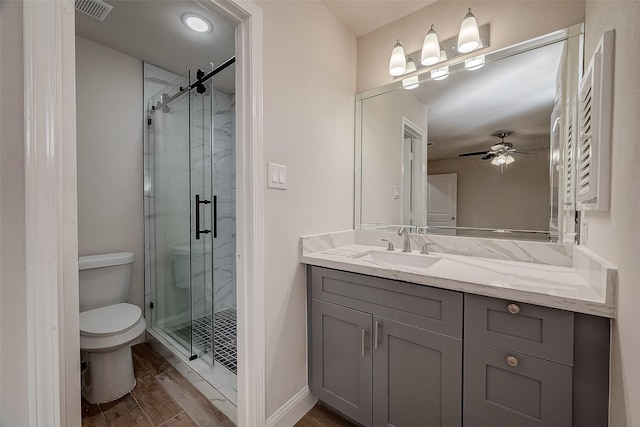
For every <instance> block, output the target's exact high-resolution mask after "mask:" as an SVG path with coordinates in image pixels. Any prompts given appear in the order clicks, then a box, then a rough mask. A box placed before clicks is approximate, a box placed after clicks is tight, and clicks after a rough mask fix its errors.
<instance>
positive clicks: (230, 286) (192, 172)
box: [144, 64, 236, 326]
mask: <svg viewBox="0 0 640 427" xmlns="http://www.w3.org/2000/svg"><path fill="white" fill-rule="evenodd" d="M176 78H178V76H176V75H174V74H172V73H169V72H167V71H165V70H162V69H159V68H157V67H154V66H152V65H149V64H145V100H148V99H150V98H151V97H152V96H153V95H154V94H156V93H157V92H158V91H160V90H165V89H164V88H165V87H166V86H167V85H169V84H170V83H171V82H174V81H175V79H176ZM165 91H166V90H165ZM170 94H171V93H170ZM189 96H190V101H191V102H190V107H189V103H188V102H187V95H183V96H182V97H180V98H179V99H177V100H176V101H173V102H172V103H171V104H170V110H169V111H166V112H155V113H153V115H152V116H151V117H152V118H153V125H152V126H151V128H152V129H153V132H151V133H150V134H149V135H147V134H145V180H144V182H145V192H144V197H145V236H146V237H145V240H146V241H145V250H146V259H145V269H146V271H145V290H146V298H147V301H154V302H156V304H155V305H156V307H155V308H154V310H153V311H152V313H151V314H152V318H153V319H152V325H153V326H156V325H161V324H162V323H163V322H164V321H165V320H166V322H167V323H168V324H169V325H170V324H178V323H182V322H185V321H188V320H189V317H190V316H193V317H194V318H196V317H200V316H203V315H207V314H210V313H211V311H212V309H213V311H219V310H222V309H225V308H229V307H235V305H236V292H235V279H236V272H235V135H234V129H235V125H234V107H235V99H234V97H233V96H232V95H231V96H230V95H226V94H223V93H220V92H217V91H211V89H210V84H208V85H207V92H206V93H205V94H204V95H201V94H197V93H195V91H193V93H192V94H191V95H189ZM156 101H157V99H154V100H153V102H154V103H155V102H156ZM145 104H147V103H145ZM187 108H189V110H187ZM189 119H190V120H189ZM212 128H213V137H212V135H211V133H212ZM189 135H190V137H189ZM211 141H213V144H211ZM212 150H213V165H212V166H211V156H212V153H211V151H212ZM212 182H213V195H216V196H217V198H218V237H217V238H216V239H213V243H212V234H208V235H205V236H204V237H203V238H201V239H200V240H194V241H193V244H192V246H191V273H192V283H193V285H194V286H193V287H192V288H191V290H190V289H189V276H188V274H189V243H190V236H191V235H192V233H193V232H194V227H195V224H194V220H195V206H194V200H195V195H196V194H199V195H200V196H201V198H206V199H208V198H209V197H208V196H209V195H211V193H212V191H211V189H212ZM190 189H191V191H190ZM211 199H212V200H213V198H211ZM212 212H213V206H212V205H201V207H200V214H201V225H202V228H206V229H213V226H212V221H211V216H212ZM212 251H213V254H212ZM212 264H213V265H212ZM212 279H213V280H212ZM154 283H155V285H154ZM146 308H147V310H148V308H149V307H148V305H147V306H146ZM191 310H193V311H192V312H191ZM148 315H149V313H148V312H147V318H149V317H148Z"/></svg>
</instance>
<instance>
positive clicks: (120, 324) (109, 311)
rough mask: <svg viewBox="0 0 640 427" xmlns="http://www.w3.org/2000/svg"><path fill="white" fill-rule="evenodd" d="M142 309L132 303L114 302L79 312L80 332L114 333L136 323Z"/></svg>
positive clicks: (131, 326) (127, 328)
mask: <svg viewBox="0 0 640 427" xmlns="http://www.w3.org/2000/svg"><path fill="white" fill-rule="evenodd" d="M141 318H142V310H141V309H140V307H138V306H137V305H133V304H126V303H120V304H114V305H109V306H107V307H100V308H96V309H93V310H87V311H83V312H82V313H80V333H81V334H83V335H114V334H118V333H122V332H125V331H128V330H129V329H131V328H133V327H134V326H135V325H137V324H138V322H139V321H140V319H141Z"/></svg>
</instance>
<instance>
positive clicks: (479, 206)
mask: <svg viewBox="0 0 640 427" xmlns="http://www.w3.org/2000/svg"><path fill="white" fill-rule="evenodd" d="M532 152H533V153H534V154H529V155H525V154H520V155H518V154H514V155H513V156H514V158H515V159H516V161H515V162H514V163H512V164H510V165H508V166H506V167H505V168H504V171H501V170H500V166H494V165H492V164H491V161H490V160H480V156H477V157H475V158H470V157H466V158H461V159H442V160H432V161H430V162H428V166H427V171H428V173H429V175H432V174H443V173H457V174H458V224H457V225H458V227H488V228H511V229H520V230H548V229H549V200H550V196H549V152H548V150H534V151H532Z"/></svg>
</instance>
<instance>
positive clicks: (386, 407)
mask: <svg viewBox="0 0 640 427" xmlns="http://www.w3.org/2000/svg"><path fill="white" fill-rule="evenodd" d="M309 283H310V294H311V297H312V298H311V299H310V304H309V305H310V306H309V308H310V313H311V314H310V326H311V336H310V339H309V340H310V348H311V351H310V357H311V363H310V380H311V381H310V385H311V390H312V391H313V393H314V394H315V395H316V396H317V397H318V399H320V400H321V401H323V402H324V403H326V404H327V405H329V406H331V407H332V408H334V409H336V410H337V411H339V412H341V413H342V414H344V415H346V416H347V417H349V418H351V419H352V420H354V421H356V422H358V423H360V424H362V425H364V426H375V427H383V426H384V427H386V426H395V427H416V426H430V427H431V426H433V427H438V426H442V427H451V426H460V425H461V423H462V339H461V335H462V294H460V293H457V292H451V291H444V290H440V289H435V288H429V287H424V286H415V285H411V284H408V283H403V282H396V281H392V280H386V279H379V278H375V277H369V276H362V275H358V274H352V273H346V272H340V271H335V270H328V269H323V268H318V267H312V268H311V269H310V280H309ZM429 325H430V326H431V327H432V329H435V330H437V331H438V332H434V331H433V330H428V329H426V328H425V326H429ZM442 331H449V332H452V333H453V334H455V335H457V336H448V335H445V334H443V333H441V332H442Z"/></svg>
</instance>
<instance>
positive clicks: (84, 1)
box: [76, 0, 113, 21]
mask: <svg viewBox="0 0 640 427" xmlns="http://www.w3.org/2000/svg"><path fill="white" fill-rule="evenodd" d="M111 9H113V6H111V5H110V4H107V3H105V2H103V1H102V0H76V10H77V11H78V12H82V13H84V14H85V15H88V16H90V17H92V18H96V19H97V20H98V21H104V18H106V17H107V15H108V14H109V12H111Z"/></svg>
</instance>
